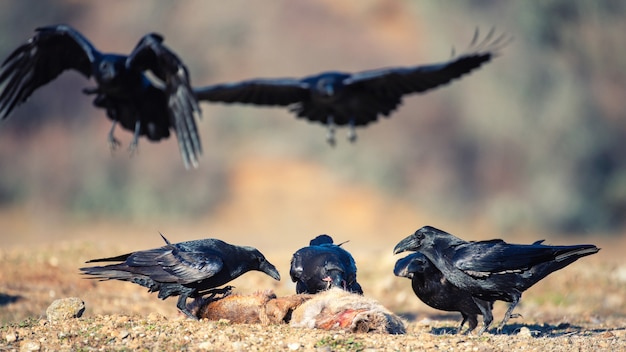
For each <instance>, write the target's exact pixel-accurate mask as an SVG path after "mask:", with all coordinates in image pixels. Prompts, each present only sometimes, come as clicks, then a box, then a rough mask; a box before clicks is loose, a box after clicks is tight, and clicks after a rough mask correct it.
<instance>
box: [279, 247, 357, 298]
mask: <svg viewBox="0 0 626 352" xmlns="http://www.w3.org/2000/svg"><path fill="white" fill-rule="evenodd" d="M342 244H343V243H341V244H338V245H336V244H334V243H333V239H332V237H330V236H328V235H320V236H317V237H315V238H314V239H312V240H311V241H310V243H309V246H308V247H304V248H300V249H299V250H297V251H296V252H295V253H294V254H293V257H292V258H291V269H290V270H289V275H290V276H291V281H293V282H295V283H296V293H318V292H321V291H325V290H328V289H329V288H331V287H339V288H341V289H344V290H346V291H348V292H354V293H358V294H363V290H362V289H361V285H359V283H358V282H357V281H356V263H355V262H354V258H352V255H350V253H349V252H348V251H346V250H345V249H343V248H341V245H342Z"/></svg>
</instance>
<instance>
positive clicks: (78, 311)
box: [46, 297, 85, 321]
mask: <svg viewBox="0 0 626 352" xmlns="http://www.w3.org/2000/svg"><path fill="white" fill-rule="evenodd" d="M84 311H85V302H83V300H81V299H80V298H78V297H69V298H61V299H57V300H55V301H54V302H52V304H51V305H50V306H49V307H48V309H46V317H47V318H48V320H50V321H56V320H67V319H70V318H80V317H81V316H82V315H83V312H84Z"/></svg>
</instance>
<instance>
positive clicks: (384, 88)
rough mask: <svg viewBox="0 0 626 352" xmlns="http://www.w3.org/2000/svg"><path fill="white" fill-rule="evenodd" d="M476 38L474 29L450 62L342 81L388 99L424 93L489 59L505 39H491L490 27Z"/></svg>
mask: <svg viewBox="0 0 626 352" xmlns="http://www.w3.org/2000/svg"><path fill="white" fill-rule="evenodd" d="M477 39H478V31H476V34H475V36H474V39H473V40H472V44H471V45H470V49H468V53H466V54H463V55H461V56H458V57H456V58H454V59H452V60H450V61H447V62H442V63H437V64H431V65H423V66H414V67H398V68H384V69H378V70H370V71H363V72H359V73H355V74H353V75H352V76H350V77H349V78H347V79H346V80H344V84H345V85H351V86H355V87H359V88H361V89H363V90H366V91H370V92H373V93H375V94H376V95H377V96H380V97H389V98H391V97H395V98H399V97H401V96H402V95H405V94H411V93H422V92H425V91H427V90H429V89H433V88H436V87H439V86H441V85H444V84H447V83H449V82H451V81H452V80H454V79H457V78H460V77H461V76H463V75H465V74H467V73H469V72H471V71H472V70H475V69H477V68H479V67H480V66H481V65H483V64H485V63H487V62H489V61H490V60H491V59H492V58H493V57H494V56H496V55H497V51H498V50H499V49H501V48H502V47H503V46H504V45H506V44H507V43H508V40H509V38H508V37H506V36H505V35H500V36H498V37H496V38H494V31H493V30H491V31H490V32H489V33H488V34H487V36H486V37H485V38H484V39H483V40H482V41H480V42H477Z"/></svg>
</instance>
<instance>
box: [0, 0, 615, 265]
mask: <svg viewBox="0 0 626 352" xmlns="http://www.w3.org/2000/svg"><path fill="white" fill-rule="evenodd" d="M625 13H626V3H625V2H623V1H619V0H615V1H593V2H590V1H582V0H580V1H572V0H552V1H542V2H514V1H489V0H480V1H478V0H475V1H466V2H463V3H450V2H417V1H391V0H390V1H384V0H367V1H362V0H359V1H357V0H354V1H341V2H336V1H330V0H324V1H286V0H283V1H272V2H250V1H244V0H231V1H228V2H216V1H212V2H207V1H184V2H182V1H181V2H173V1H150V2H147V1H133V2H128V1H121V0H112V1H107V2H84V1H75V0H66V1H46V2H40V1H36V0H31V1H24V0H20V1H3V2H0V57H2V58H5V57H6V56H8V55H9V53H11V51H12V50H14V49H15V48H16V47H17V46H19V45H20V44H22V43H23V42H25V41H26V40H27V39H28V38H30V37H31V36H32V34H33V30H34V29H35V28H36V27H38V26H42V25H48V24H55V23H61V22H63V23H68V24H70V25H72V26H74V27H75V28H77V29H78V30H79V31H81V32H82V33H83V34H84V35H85V36H86V37H87V38H89V39H90V40H91V41H92V43H94V45H95V46H96V47H97V48H99V49H100V50H101V51H105V52H119V53H129V52H130V51H131V50H132V49H133V47H134V46H135V44H136V43H137V42H138V40H139V39H140V38H141V36H143V35H144V34H146V33H147V32H151V31H155V32H160V33H162V34H163V35H164V36H165V38H166V39H165V43H166V44H167V45H168V46H169V47H170V48H171V49H173V50H174V51H176V52H177V53H178V55H179V56H180V57H181V58H182V59H183V60H184V61H185V63H186V64H187V66H188V68H189V71H190V74H191V78H192V83H193V84H194V85H195V86H202V85H209V84H215V83H221V82H228V81H238V80H243V79H249V78H253V77H302V76H306V75H310V74H314V73H318V72H321V71H325V70H343V71H350V72H352V71H361V70H366V69H373V68H380V67H385V66H408V65H418V64H426V63H434V62H439V61H445V60H448V59H449V58H450V53H451V50H452V48H453V47H454V48H455V50H456V52H457V53H461V52H463V50H464V49H465V48H467V46H468V45H469V43H470V41H471V39H472V36H473V33H474V30H475V29H476V28H479V29H480V30H481V33H482V34H483V35H484V34H486V33H487V32H488V30H489V29H490V28H491V27H495V28H496V32H497V33H498V34H499V33H506V34H507V35H510V36H512V37H514V40H513V41H512V42H511V43H510V44H509V45H508V46H507V47H505V48H504V49H502V52H501V55H500V56H499V57H497V58H496V59H495V60H493V61H492V62H491V63H489V64H487V65H485V66H483V67H482V68H481V69H479V70H477V71H474V72H473V73H471V74H470V75H468V76H465V77H463V78H462V79H461V80H459V81H455V82H454V83H453V84H451V85H449V86H445V87H442V88H439V89H437V90H434V91H430V92H428V93H427V94H423V95H413V96H407V97H406V98H405V99H404V104H403V105H402V106H401V107H400V108H399V110H397V112H396V113H395V114H393V115H392V117H391V118H389V119H383V120H380V121H379V122H377V123H375V124H372V125H370V126H369V127H367V128H364V129H358V131H357V133H358V137H359V139H358V141H357V143H356V144H350V143H349V142H348V141H347V140H346V139H345V134H346V133H347V131H346V130H345V129H340V130H339V131H338V132H339V133H338V136H337V137H338V144H337V146H336V147H334V148H332V147H330V146H328V145H327V143H326V141H325V136H326V130H325V127H324V126H322V125H318V124H310V123H308V122H306V121H301V120H296V119H295V118H294V116H293V115H292V114H290V113H289V112H287V110H286V109H280V108H253V107H248V106H224V105H219V104H206V103H203V104H202V109H203V119H202V120H201V121H200V122H199V128H200V134H201V136H202V141H203V146H204V155H203V156H202V158H201V160H200V168H199V169H197V170H191V171H186V170H185V169H184V167H183V163H182V160H181V158H180V156H179V151H178V146H177V143H176V141H175V139H173V138H170V139H169V140H166V141H163V142H161V143H158V144H157V143H151V142H149V141H147V140H145V139H141V140H140V144H139V152H138V154H136V155H134V156H132V157H131V156H130V155H129V154H128V153H127V152H126V148H127V146H128V143H129V142H130V139H131V133H130V132H128V131H123V130H121V129H117V131H116V132H117V133H116V134H117V137H118V138H120V139H121V140H122V142H123V146H122V148H121V149H118V150H117V151H116V152H115V153H114V154H113V155H111V152H110V150H109V147H108V145H107V141H106V134H107V132H108V130H109V128H110V126H111V122H110V121H109V120H108V118H107V117H106V115H105V112H104V111H103V110H99V109H95V108H94V107H93V106H92V104H91V100H92V97H89V96H85V95H83V94H82V93H81V90H82V88H84V87H89V86H93V85H94V83H93V82H90V81H88V80H86V79H85V78H84V77H82V76H81V75H79V74H77V73H76V72H67V73H65V74H63V75H62V76H60V78H59V79H57V80H55V81H53V82H52V83H51V84H49V85H47V86H45V87H43V88H42V89H39V90H38V91H36V93H35V94H34V95H33V96H32V97H31V99H30V100H29V101H28V102H27V103H26V104H24V105H22V106H20V107H19V108H18V109H16V110H15V111H14V113H13V114H12V116H10V118H9V119H7V120H5V121H2V122H1V124H0V169H1V170H2V176H1V179H0V223H1V228H2V230H1V232H0V236H2V242H3V245H4V246H11V245H17V244H27V245H32V244H34V243H38V244H46V243H49V242H55V241H59V240H64V239H73V238H74V239H77V238H80V239H94V240H107V239H108V240H115V241H118V240H119V239H120V238H121V239H123V241H124V243H126V244H128V243H132V241H133V240H138V241H139V242H141V244H142V245H144V244H145V245H146V246H157V245H160V244H161V243H160V238H158V235H157V232H158V231H161V232H163V233H164V234H165V235H166V236H168V237H169V238H170V240H172V242H174V241H182V240H188V239H196V238H202V237H219V238H222V239H225V240H227V241H231V242H235V243H240V244H243V243H245V244H251V245H256V246H258V247H259V248H261V249H262V248H263V246H264V245H265V246H266V247H267V246H268V245H269V244H270V243H271V245H272V246H278V247H280V246H283V247H285V248H289V249H297V248H298V247H299V246H302V245H305V244H307V243H308V240H309V239H310V238H312V237H314V236H315V235H317V234H320V233H329V234H331V235H333V236H334V237H335V239H336V240H337V241H339V242H341V241H344V240H351V241H352V246H353V247H363V246H364V247H367V246H377V247H380V243H388V247H389V248H388V252H389V253H390V252H391V248H392V247H393V245H394V244H395V242H397V241H396V239H397V240H399V239H401V238H403V237H405V236H406V235H408V234H410V233H412V232H413V231H414V230H416V229H417V228H419V227H421V226H423V225H427V224H428V225H433V226H436V227H440V228H442V229H445V230H448V231H450V232H452V233H454V234H456V235H458V236H460V237H463V238H467V239H489V238H495V237H502V238H512V237H513V236H516V235H524V234H525V235H528V236H529V237H530V238H531V239H533V240H534V239H536V238H537V237H540V236H541V237H545V236H551V235H567V236H574V235H590V234H594V235H595V234H600V235H603V236H617V235H621V234H623V233H624V228H625V227H624V226H625V225H626V216H625V215H626V153H625V146H624V140H625V139H626V119H625V118H624V117H625V115H626V107H625V106H626V104H624V98H625V97H626V45H625V41H624V38H623V33H626V21H625V20H624V19H625ZM573 241H575V239H574V240H573ZM384 250H385V251H386V250H387V248H385V249H384Z"/></svg>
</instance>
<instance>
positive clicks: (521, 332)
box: [517, 326, 533, 337]
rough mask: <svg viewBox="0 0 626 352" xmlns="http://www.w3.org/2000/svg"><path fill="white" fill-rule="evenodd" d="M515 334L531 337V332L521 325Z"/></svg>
mask: <svg viewBox="0 0 626 352" xmlns="http://www.w3.org/2000/svg"><path fill="white" fill-rule="evenodd" d="M517 336H520V337H533V333H532V332H531V331H530V329H529V328H527V327H525V326H523V327H522V328H521V329H519V332H518V333H517Z"/></svg>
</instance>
